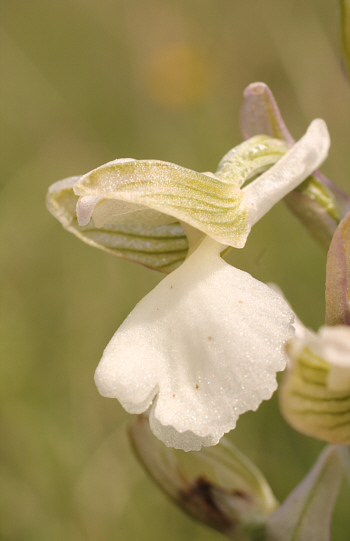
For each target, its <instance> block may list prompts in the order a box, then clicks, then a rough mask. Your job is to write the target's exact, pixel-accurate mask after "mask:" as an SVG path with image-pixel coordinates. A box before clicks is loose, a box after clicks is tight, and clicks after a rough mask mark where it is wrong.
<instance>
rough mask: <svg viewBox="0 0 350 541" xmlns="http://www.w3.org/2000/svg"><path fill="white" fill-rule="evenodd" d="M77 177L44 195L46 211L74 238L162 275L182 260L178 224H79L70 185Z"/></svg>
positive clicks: (183, 245) (183, 252)
mask: <svg viewBox="0 0 350 541" xmlns="http://www.w3.org/2000/svg"><path fill="white" fill-rule="evenodd" d="M79 179H80V177H70V178H67V179H65V180H60V181H59V182H56V183H55V184H53V185H52V186H51V187H50V189H49V192H48V195H47V206H48V209H49V210H50V212H51V213H52V214H53V215H54V216H55V217H56V218H57V219H58V220H59V221H60V222H61V224H62V225H63V227H64V228H65V229H67V230H68V231H70V232H71V233H73V234H74V235H76V236H77V237H78V238H80V239H81V240H83V241H84V242H86V243H87V244H90V246H95V247H96V248H100V249H102V250H105V251H106V252H109V253H110V254H113V255H116V256H118V257H121V258H124V259H128V260H130V261H134V262H135V263H140V264H141V265H144V266H145V267H150V268H152V269H155V270H159V271H162V272H171V271H172V270H174V269H175V268H176V267H178V266H179V265H180V264H181V263H182V262H183V261H184V259H185V257H186V255H187V251H188V241H187V237H186V235H185V232H184V230H183V228H182V226H181V225H180V224H179V222H177V221H175V220H172V223H168V224H160V225H151V224H138V223H136V224H133V223H120V224H106V225H105V226H103V227H96V225H95V224H94V222H93V221H92V220H91V221H90V222H89V223H88V224H87V225H79V224H78V220H77V215H76V205H77V202H78V199H79V197H78V196H77V195H75V194H74V191H73V186H74V184H75V183H76V182H77V181H78V180H79Z"/></svg>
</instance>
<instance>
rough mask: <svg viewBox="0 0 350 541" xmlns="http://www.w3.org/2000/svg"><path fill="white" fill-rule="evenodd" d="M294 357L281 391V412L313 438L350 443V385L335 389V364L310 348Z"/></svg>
mask: <svg viewBox="0 0 350 541" xmlns="http://www.w3.org/2000/svg"><path fill="white" fill-rule="evenodd" d="M290 351H291V347H290V348H289V352H290ZM291 357H292V359H293V361H292V366H291V368H290V369H289V370H288V372H287V373H286V375H285V378H284V381H283V384H282V386H281V390H280V403H281V409H282V413H283V414H284V416H285V418H286V419H287V421H288V422H289V423H290V424H291V425H292V426H293V427H294V428H295V429H296V430H299V431H300V432H302V433H304V434H307V435H309V436H313V437H315V438H319V439H322V440H326V441H328V442H331V443H338V444H350V386H349V388H348V389H346V388H344V389H341V390H339V389H337V390H334V389H331V388H330V386H329V378H330V373H331V370H332V369H333V367H332V365H331V364H330V363H328V362H326V361H325V360H324V359H322V358H321V357H320V356H318V355H316V354H315V353H314V352H312V351H311V349H310V348H308V347H307V346H306V347H304V348H303V349H302V350H301V351H300V352H299V353H298V354H297V355H296V357H295V356H294V354H291Z"/></svg>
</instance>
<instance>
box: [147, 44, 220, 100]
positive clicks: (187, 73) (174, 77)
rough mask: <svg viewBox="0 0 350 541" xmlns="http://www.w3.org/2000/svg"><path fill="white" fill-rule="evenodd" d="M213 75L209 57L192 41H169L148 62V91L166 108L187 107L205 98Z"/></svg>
mask: <svg viewBox="0 0 350 541" xmlns="http://www.w3.org/2000/svg"><path fill="white" fill-rule="evenodd" d="M211 78H212V69H211V65H210V61H209V59H208V58H207V57H206V55H205V54H204V53H203V52H202V51H199V50H197V49H196V48H195V47H193V46H191V45H185V44H178V43H177V44H172V45H167V46H165V47H163V48H162V49H160V50H158V51H156V53H155V54H154V55H153V56H152V57H151V58H150V59H149V62H148V63H147V64H146V85H147V89H148V92H149V94H150V96H151V98H152V99H153V100H155V101H156V102H157V103H159V104H161V105H163V106H164V107H167V108H185V107H188V106H190V105H192V104H194V103H198V102H200V101H202V100H203V98H205V96H206V95H207V94H208V91H209V89H210V81H211Z"/></svg>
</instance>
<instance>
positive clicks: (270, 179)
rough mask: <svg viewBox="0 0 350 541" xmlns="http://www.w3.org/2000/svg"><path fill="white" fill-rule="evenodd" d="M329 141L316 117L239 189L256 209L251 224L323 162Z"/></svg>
mask: <svg viewBox="0 0 350 541" xmlns="http://www.w3.org/2000/svg"><path fill="white" fill-rule="evenodd" d="M329 145H330V139H329V134H328V130H327V125H326V123H325V122H324V120H321V119H320V118H318V119H316V120H314V121H313V122H311V124H310V126H309V127H308V129H307V132H306V133H305V135H304V136H303V137H302V138H301V139H300V140H299V141H298V142H297V143H295V145H294V146H293V147H292V148H291V149H290V150H289V151H288V152H287V154H285V155H284V156H283V158H281V159H280V160H279V161H278V162H277V163H276V164H275V165H274V166H273V167H271V169H269V170H268V171H267V172H266V173H263V174H262V175H260V177H258V178H257V179H256V180H254V181H253V182H251V183H250V184H248V186H246V187H245V188H244V189H243V191H244V192H245V194H246V195H248V197H249V199H250V201H251V202H252V204H253V205H255V206H256V209H257V212H256V213H255V214H252V215H251V219H252V220H254V222H252V223H251V226H252V225H253V223H256V222H257V221H258V220H260V218H262V217H263V216H264V215H265V214H266V213H267V212H268V211H269V210H270V209H271V208H272V207H273V206H274V205H275V204H276V203H277V202H278V201H279V200H280V199H282V198H283V197H284V196H285V195H287V194H288V193H289V192H290V191H292V190H294V188H296V187H297V186H298V185H299V184H300V183H301V182H303V180H305V179H306V178H307V177H308V176H309V175H311V173H313V172H314V171H315V169H317V168H318V167H319V166H320V165H321V163H322V162H324V160H325V159H326V158H327V155H328V150H329Z"/></svg>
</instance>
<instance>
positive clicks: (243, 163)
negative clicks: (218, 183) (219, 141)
mask: <svg viewBox="0 0 350 541" xmlns="http://www.w3.org/2000/svg"><path fill="white" fill-rule="evenodd" d="M287 150H288V145H287V144H286V143H285V142H284V141H281V140H280V139H272V138H271V137H268V136H267V135H256V136H254V137H251V138H250V139H248V140H247V141H244V142H243V143H241V144H240V145H238V146H237V147H234V148H233V149H232V150H230V151H229V152H228V153H227V154H225V156H224V157H223V158H222V160H221V162H220V163H219V167H218V170H217V172H216V173H215V175H216V176H217V177H219V178H220V179H221V180H223V181H225V182H235V183H236V184H238V185H239V186H242V184H244V183H245V182H246V181H247V180H249V179H251V178H253V177H255V176H256V175H258V174H260V173H262V172H263V171H265V170H266V169H268V168H269V167H271V166H272V165H274V164H275V163H276V162H277V161H278V160H279V159H280V158H282V156H284V154H285V153H286V152H287Z"/></svg>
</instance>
